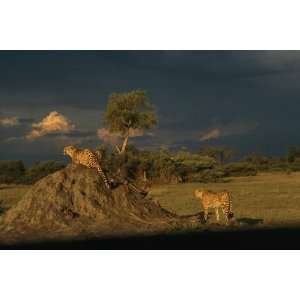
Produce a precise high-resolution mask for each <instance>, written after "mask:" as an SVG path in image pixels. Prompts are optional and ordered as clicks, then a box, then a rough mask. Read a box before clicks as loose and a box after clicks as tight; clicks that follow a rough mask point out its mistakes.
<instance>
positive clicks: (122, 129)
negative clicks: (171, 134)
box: [104, 90, 158, 153]
mask: <svg viewBox="0 0 300 300" xmlns="http://www.w3.org/2000/svg"><path fill="white" fill-rule="evenodd" d="M157 123H158V119H157V115H156V113H155V110H154V107H153V105H152V104H151V103H150V101H149V99H148V97H147V94H146V92H145V91H143V90H134V91H131V92H128V93H114V94H111V95H110V96H109V99H108V104H107V108H106V112H105V117H104V125H105V127H106V128H107V129H108V130H109V131H110V132H111V133H113V134H117V135H119V136H120V137H122V138H123V139H124V140H123V144H122V147H121V148H118V150H119V152H120V153H123V152H124V151H125V149H126V146H127V143H128V139H129V137H130V136H139V135H143V134H144V131H145V130H148V129H151V128H152V127H154V126H155V125H156V124H157Z"/></svg>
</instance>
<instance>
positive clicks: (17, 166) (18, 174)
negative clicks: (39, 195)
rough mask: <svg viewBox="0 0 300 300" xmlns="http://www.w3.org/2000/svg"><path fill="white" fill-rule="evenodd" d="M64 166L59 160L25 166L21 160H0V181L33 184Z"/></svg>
mask: <svg viewBox="0 0 300 300" xmlns="http://www.w3.org/2000/svg"><path fill="white" fill-rule="evenodd" d="M64 167H65V164H64V163H63V162H59V161H52V160H50V161H40V162H36V163H34V164H33V165H32V166H31V167H29V168H26V167H25V166H24V163H23V162H22V161H20V160H19V161H0V183H4V184H11V183H14V184H33V183H35V182H36V181H38V180H39V179H41V178H43V177H45V176H47V175H49V174H51V173H53V172H56V171H58V170H60V169H62V168H64Z"/></svg>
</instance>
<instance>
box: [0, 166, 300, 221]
mask: <svg viewBox="0 0 300 300" xmlns="http://www.w3.org/2000/svg"><path fill="white" fill-rule="evenodd" d="M198 187H204V188H207V189H211V190H213V191H221V190H224V189H226V190H228V191H230V192H232V196H233V212H234V213H235V217H236V219H245V220H246V219H248V220H250V221H251V220H253V221H254V222H255V220H259V219H262V220H263V223H264V224H265V225H276V226H278V225H279V226H280V225H283V226H287V225H300V172H298V173H291V174H289V175H288V174H285V173H265V174H264V173H261V174H258V175H257V176H254V177H236V178H231V180H230V181H229V182H227V183H210V184H200V183H185V184H176V185H175V184H174V185H173V184H170V185H161V186H159V185H158V186H154V187H153V189H152V191H151V196H152V197H153V198H154V199H155V200H157V201H158V202H159V203H160V204H161V205H162V206H163V207H164V208H166V209H167V210H170V211H172V212H175V213H177V214H180V215H188V214H194V213H198V212H199V211H201V210H202V208H201V204H200V202H199V201H198V200H197V199H196V198H194V196H193V191H194V190H195V189H196V188H198ZM28 189H29V186H20V185H18V186H15V185H8V186H7V185H6V186H5V185H0V209H1V210H6V209H9V208H10V207H12V206H14V205H15V204H16V203H17V202H18V201H19V200H20V199H21V198H22V196H23V195H24V194H25V193H26V191H27V190H28ZM221 217H222V214H221ZM214 220H215V219H214V215H212V216H211V219H210V222H214Z"/></svg>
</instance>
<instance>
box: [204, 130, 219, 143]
mask: <svg viewBox="0 0 300 300" xmlns="http://www.w3.org/2000/svg"><path fill="white" fill-rule="evenodd" d="M220 136H221V130H220V129H219V128H215V129H212V130H210V131H208V132H207V133H205V134H203V135H202V136H201V138H200V141H201V142H204V141H207V140H214V139H217V138H219V137H220Z"/></svg>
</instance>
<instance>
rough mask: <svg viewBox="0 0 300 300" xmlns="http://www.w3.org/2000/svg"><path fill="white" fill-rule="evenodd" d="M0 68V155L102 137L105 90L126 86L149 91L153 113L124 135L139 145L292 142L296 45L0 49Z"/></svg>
mask: <svg viewBox="0 0 300 300" xmlns="http://www.w3.org/2000/svg"><path fill="white" fill-rule="evenodd" d="M0 70H1V72H0V154H1V155H0V159H23V160H24V161H26V162H32V161H35V160H40V159H62V155H61V153H62V148H63V146H64V145H66V144H78V145H80V146H87V147H95V146H97V145H99V144H101V143H102V142H103V141H101V139H100V138H99V137H98V136H97V129H99V128H102V127H103V125H102V123H101V120H102V114H103V111H104V110H105V107H106V102H107V98H108V96H109V94H111V93H113V92H126V91H130V90H132V89H145V90H146V91H147V92H148V95H149V97H150V99H151V102H152V103H153V104H154V105H155V107H156V109H157V111H158V114H159V120H160V122H159V126H158V127H157V128H156V129H155V130H152V132H151V133H149V134H147V135H145V136H143V137H135V138H134V139H132V141H134V143H136V144H137V145H139V146H140V147H145V148H149V147H160V146H165V147H169V148H171V149H172V148H179V147H188V148H190V149H192V150H196V149H198V148H199V147H200V146H201V145H207V144H210V145H227V146H231V147H235V148H237V149H239V150H240V153H241V154H245V153H249V152H259V153H264V154H268V155H284V154H285V153H286V148H287V146H288V145H291V144H299V145H300V118H299V116H300V83H299V82H300V81H299V75H300V73H299V72H300V52H299V51H24V52H23V51H0ZM54 111H55V112H57V114H55V113H54V114H52V115H50V118H48V119H44V118H45V117H46V116H48V115H49V114H50V113H51V112H54ZM43 119H44V121H43V122H42V120H43ZM52 121H53V122H54V123H53V124H52V123H51V122H52ZM49 122H50V123H51V124H50V123H49ZM47 126H48V127H47ZM49 126H50V127H49ZM57 126H58V127H57ZM32 130H35V132H32Z"/></svg>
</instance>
